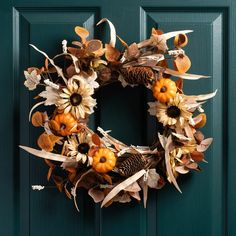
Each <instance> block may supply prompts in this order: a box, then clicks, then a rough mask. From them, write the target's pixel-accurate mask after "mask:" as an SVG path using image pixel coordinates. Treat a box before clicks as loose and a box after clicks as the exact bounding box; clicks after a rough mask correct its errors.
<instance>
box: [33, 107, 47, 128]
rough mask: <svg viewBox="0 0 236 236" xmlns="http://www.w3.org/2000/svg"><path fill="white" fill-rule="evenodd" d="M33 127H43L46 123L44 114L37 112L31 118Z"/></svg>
mask: <svg viewBox="0 0 236 236" xmlns="http://www.w3.org/2000/svg"><path fill="white" fill-rule="evenodd" d="M31 122H32V125H33V126H35V127H39V126H41V125H43V122H44V114H43V113H42V112H39V111H36V112H35V113H34V114H33V115H32V117H31Z"/></svg>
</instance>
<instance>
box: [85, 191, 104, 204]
mask: <svg viewBox="0 0 236 236" xmlns="http://www.w3.org/2000/svg"><path fill="white" fill-rule="evenodd" d="M88 194H89V196H91V197H92V198H93V200H94V202H96V203H98V202H101V201H102V200H103V199H104V197H105V194H104V192H103V191H101V190H97V189H95V188H91V189H89V191H88Z"/></svg>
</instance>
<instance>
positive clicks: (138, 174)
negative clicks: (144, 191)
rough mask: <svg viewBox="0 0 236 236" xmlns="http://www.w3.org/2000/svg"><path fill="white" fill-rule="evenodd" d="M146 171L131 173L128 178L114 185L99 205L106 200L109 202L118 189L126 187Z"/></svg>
mask: <svg viewBox="0 0 236 236" xmlns="http://www.w3.org/2000/svg"><path fill="white" fill-rule="evenodd" d="M145 173H146V171H145V170H140V171H139V172H137V173H136V174H134V175H132V176H131V177H129V178H128V179H126V180H124V181H123V182H121V183H120V184H118V185H117V186H116V187H114V188H113V189H112V190H111V192H110V193H109V194H108V195H107V196H106V197H105V199H104V200H103V202H102V205H101V207H103V206H104V205H105V204H106V203H107V202H109V201H110V200H111V199H112V198H114V197H115V196H116V195H117V194H118V193H119V192H120V191H122V190H124V189H125V188H126V187H128V186H129V185H131V184H132V183H133V182H135V181H137V180H138V179H139V178H141V177H142V176H143V175H144V174H145Z"/></svg>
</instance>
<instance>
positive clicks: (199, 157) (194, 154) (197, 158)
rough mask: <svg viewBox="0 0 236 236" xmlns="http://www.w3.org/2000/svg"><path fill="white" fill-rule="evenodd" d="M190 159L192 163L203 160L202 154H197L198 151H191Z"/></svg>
mask: <svg viewBox="0 0 236 236" xmlns="http://www.w3.org/2000/svg"><path fill="white" fill-rule="evenodd" d="M190 155H191V158H192V159H193V160H194V161H197V162H198V161H202V160H203V159H204V154H203V153H202V152H198V151H193V152H191V154H190Z"/></svg>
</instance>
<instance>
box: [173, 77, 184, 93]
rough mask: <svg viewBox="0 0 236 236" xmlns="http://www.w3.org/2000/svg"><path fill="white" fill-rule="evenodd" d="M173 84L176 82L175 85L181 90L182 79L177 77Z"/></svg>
mask: <svg viewBox="0 0 236 236" xmlns="http://www.w3.org/2000/svg"><path fill="white" fill-rule="evenodd" d="M175 84H176V87H177V88H178V89H179V90H180V91H182V90H183V84H184V83H183V79H182V78H179V79H177V80H176V81H175Z"/></svg>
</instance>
